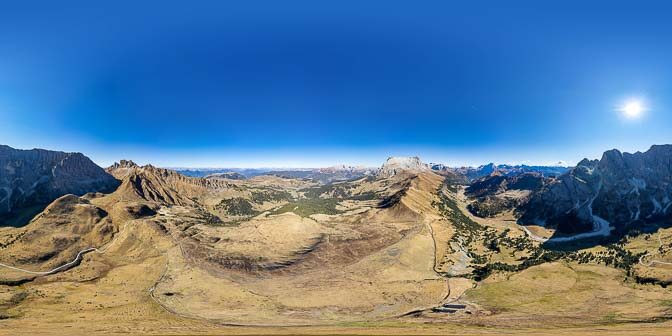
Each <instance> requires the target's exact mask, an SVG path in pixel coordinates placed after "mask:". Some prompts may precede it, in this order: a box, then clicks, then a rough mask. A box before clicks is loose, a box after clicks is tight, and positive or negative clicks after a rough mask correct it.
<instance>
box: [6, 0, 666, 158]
mask: <svg viewBox="0 0 672 336" xmlns="http://www.w3.org/2000/svg"><path fill="white" fill-rule="evenodd" d="M244 3H245V5H240V4H234V2H231V1H210V2H209V1H190V2H183V3H182V4H179V3H178V2H165V1H160V2H158V1H157V2H151V1H142V2H138V1H115V2H110V3H106V4H103V5H101V3H100V2H93V1H81V2H79V1H65V2H52V3H44V2H43V3H31V2H30V1H25V2H24V1H21V2H18V1H17V2H14V3H13V4H4V5H3V8H2V10H1V11H0V143H3V144H8V145H10V146H13V147H17V148H33V147H40V148H48V149H57V150H66V151H79V152H83V153H85V154H87V155H88V156H89V157H91V158H92V159H94V161H96V162H97V163H99V164H101V165H108V164H110V163H112V162H113V161H116V160H118V159H121V158H130V159H133V160H136V161H138V162H140V163H154V164H157V165H161V166H190V167H194V166H208V167H216V166H227V167H235V166H238V167H243V166H247V167H255V166H286V167H292V166H326V165H332V164H336V163H347V164H364V165H378V164H380V163H381V162H382V161H383V160H384V159H385V158H386V157H387V156H389V155H419V156H421V157H422V158H423V159H424V160H425V161H435V162H444V163H448V164H452V165H463V164H474V165H477V164H482V163H487V162H490V161H495V162H501V163H504V162H508V163H532V164H550V163H554V162H557V161H561V160H562V161H566V162H568V163H575V162H577V161H579V160H580V159H581V158H583V157H590V158H594V157H599V155H600V154H601V153H602V152H603V151H604V150H607V149H611V148H619V149H622V150H626V151H636V150H646V149H647V148H648V147H649V146H650V145H651V144H661V143H671V142H672V114H671V113H670V106H671V104H672V98H671V95H672V66H671V65H672V61H671V60H672V21H671V20H669V13H670V11H671V10H672V5H667V4H666V2H664V1H660V2H654V1H646V2H634V1H628V2H619V1H590V2H588V1H561V2H560V1H559V2H555V3H551V2H549V1H506V2H504V1H469V2H464V1H463V2H457V1H454V2H453V1H439V2H421V3H417V2H416V3H411V2H404V3H402V2H390V1H337V2H332V3H331V4H326V3H325V2H321V1H305V2H304V1H282V2H280V1H245V2H244ZM632 97H637V98H639V99H641V100H642V101H644V102H645V104H646V106H647V107H648V110H647V111H646V112H645V113H644V115H643V116H642V117H641V118H639V119H637V120H626V119H625V118H622V117H621V115H620V112H619V111H617V109H618V107H619V106H620V105H621V104H623V102H624V101H626V100H628V99H630V98H632Z"/></svg>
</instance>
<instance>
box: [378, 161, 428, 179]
mask: <svg viewBox="0 0 672 336" xmlns="http://www.w3.org/2000/svg"><path fill="white" fill-rule="evenodd" d="M429 170H430V168H429V166H427V165H426V164H424V163H422V161H420V158H419V157H417V156H413V157H395V156H392V157H389V158H388V159H387V161H385V163H384V164H383V166H382V167H381V168H380V170H379V171H378V176H379V177H391V176H394V175H397V174H399V173H400V172H402V171H413V172H422V171H429Z"/></svg>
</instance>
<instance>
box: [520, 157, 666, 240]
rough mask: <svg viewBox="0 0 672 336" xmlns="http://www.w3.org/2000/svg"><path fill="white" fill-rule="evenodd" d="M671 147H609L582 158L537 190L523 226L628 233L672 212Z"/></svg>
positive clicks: (572, 230)
mask: <svg viewBox="0 0 672 336" xmlns="http://www.w3.org/2000/svg"><path fill="white" fill-rule="evenodd" d="M671 204H672V145H661V146H652V147H651V149H649V150H648V151H646V152H644V153H641V152H637V153H634V154H630V153H621V152H619V151H618V150H615V149H614V150H610V151H607V152H605V153H604V154H603V155H602V158H601V159H600V160H593V161H591V160H587V159H584V160H583V161H581V162H580V163H579V164H578V165H577V166H576V167H575V168H574V169H572V170H571V171H570V172H569V173H567V174H565V175H562V176H560V177H559V178H558V179H557V180H556V181H555V182H554V183H551V184H550V185H548V186H547V187H545V188H544V189H542V190H541V191H540V192H538V193H537V194H535V195H534V196H533V197H532V199H531V200H530V202H529V203H528V204H527V206H526V207H525V209H523V216H522V217H521V220H520V221H521V224H530V223H536V224H542V225H545V226H548V227H555V228H557V229H558V230H560V231H561V232H565V233H580V232H591V231H592V232H595V234H596V235H602V236H606V235H609V234H610V233H611V231H614V232H613V233H615V234H623V233H625V232H627V231H628V230H629V229H631V228H635V227H637V226H638V225H641V224H645V223H649V222H657V221H661V220H669V219H670V218H671V214H672V211H671V210H672V207H670V205H671Z"/></svg>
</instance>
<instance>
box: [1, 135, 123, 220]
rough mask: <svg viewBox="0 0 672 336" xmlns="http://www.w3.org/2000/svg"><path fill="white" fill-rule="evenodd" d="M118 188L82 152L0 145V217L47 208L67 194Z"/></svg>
mask: <svg viewBox="0 0 672 336" xmlns="http://www.w3.org/2000/svg"><path fill="white" fill-rule="evenodd" d="M117 185H118V182H117V180H115V179H114V177H112V176H110V175H109V174H107V173H106V172H105V171H104V170H103V169H102V168H100V167H98V166H97V165H96V164H95V163H93V162H92V161H91V160H90V159H89V158H87V157H86V156H84V155H83V154H81V153H64V152H56V151H48V150H43V149H32V150H19V149H14V148H11V147H9V146H4V145H0V216H8V215H9V214H10V213H13V212H16V211H20V210H21V209H22V208H26V207H31V206H34V205H39V204H45V205H46V204H48V203H50V202H51V201H53V200H55V199H56V198H58V197H60V196H63V195H66V194H76V195H83V194H85V193H88V192H99V191H100V192H108V191H112V190H114V188H116V187H117ZM0 225H1V224H0Z"/></svg>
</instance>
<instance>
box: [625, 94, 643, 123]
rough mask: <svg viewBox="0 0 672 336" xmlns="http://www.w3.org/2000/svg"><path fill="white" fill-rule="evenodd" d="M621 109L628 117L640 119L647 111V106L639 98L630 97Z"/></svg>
mask: <svg viewBox="0 0 672 336" xmlns="http://www.w3.org/2000/svg"><path fill="white" fill-rule="evenodd" d="M619 111H620V112H621V113H622V114H623V116H624V117H626V118H627V119H639V118H640V117H641V116H642V115H643V114H644V112H646V106H645V105H644V102H642V101H641V100H639V99H630V100H628V101H626V102H625V103H623V105H622V106H621V108H620V109H619Z"/></svg>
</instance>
